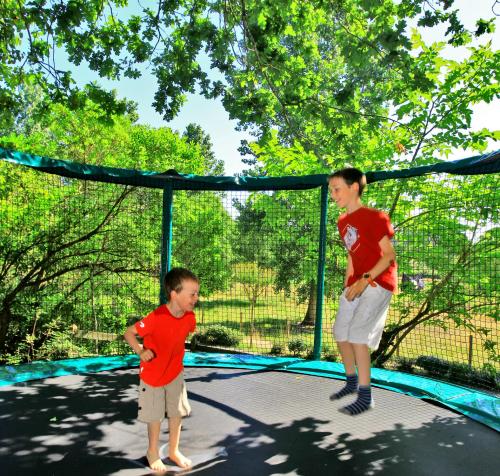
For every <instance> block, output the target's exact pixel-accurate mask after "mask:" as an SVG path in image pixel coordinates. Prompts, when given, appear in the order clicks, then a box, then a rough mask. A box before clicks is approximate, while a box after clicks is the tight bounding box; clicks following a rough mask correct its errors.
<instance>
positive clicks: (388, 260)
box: [346, 235, 396, 301]
mask: <svg viewBox="0 0 500 476" xmlns="http://www.w3.org/2000/svg"><path fill="white" fill-rule="evenodd" d="M378 244H379V246H380V249H381V251H382V256H381V257H380V259H379V260H378V261H377V262H376V263H375V266H374V267H373V268H372V269H370V270H369V271H368V273H369V274H370V277H371V279H375V278H376V277H377V276H378V275H379V274H382V273H383V272H384V271H385V270H386V269H387V268H388V267H389V266H390V265H391V264H392V263H393V262H394V261H395V260H396V251H395V250H394V247H393V246H392V243H391V240H390V239H389V237H388V236H387V235H385V236H384V237H383V238H382V239H381V240H380V241H379V242H378ZM368 284H369V283H368V280H367V279H365V278H361V279H358V280H357V281H356V282H355V283H353V285H352V286H350V287H349V289H348V290H347V293H346V298H347V299H348V300H349V301H352V300H353V299H354V298H356V297H358V296H361V294H363V291H364V290H365V289H366V287H367V286H368Z"/></svg>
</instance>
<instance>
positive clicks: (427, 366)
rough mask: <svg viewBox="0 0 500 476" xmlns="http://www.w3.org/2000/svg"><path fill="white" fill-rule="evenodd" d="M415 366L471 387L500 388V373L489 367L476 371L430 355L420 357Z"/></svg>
mask: <svg viewBox="0 0 500 476" xmlns="http://www.w3.org/2000/svg"><path fill="white" fill-rule="evenodd" d="M415 365H417V366H418V367H421V368H422V369H424V370H426V371H427V372H428V373H429V375H431V376H434V377H437V378H439V379H442V380H449V381H451V382H459V383H465V384H468V385H471V386H484V387H488V388H493V389H496V390H497V389H499V388H500V377H499V375H498V372H497V371H496V370H495V369H494V368H490V367H487V366H485V368H484V369H483V370H476V369H473V368H471V367H469V366H468V365H467V364H463V363H458V362H448V361H447V360H444V359H438V358H437V357H432V356H428V355H421V356H419V357H418V358H417V359H416V361H415Z"/></svg>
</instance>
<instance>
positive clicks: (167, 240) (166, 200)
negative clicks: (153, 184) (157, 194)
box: [160, 181, 174, 304]
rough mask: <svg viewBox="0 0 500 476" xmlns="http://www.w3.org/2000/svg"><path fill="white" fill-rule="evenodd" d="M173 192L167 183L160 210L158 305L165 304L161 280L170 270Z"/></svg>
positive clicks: (170, 185)
mask: <svg viewBox="0 0 500 476" xmlns="http://www.w3.org/2000/svg"><path fill="white" fill-rule="evenodd" d="M173 200H174V192H173V187H172V182H170V181H169V182H167V185H166V186H165V188H164V189H163V209H162V239H161V269H160V304H165V303H166V302H167V296H166V295H165V289H164V288H163V278H164V277H165V274H167V272H168V271H169V269H170V266H171V261H172V208H173V207H172V205H173Z"/></svg>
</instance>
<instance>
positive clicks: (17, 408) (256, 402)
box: [0, 362, 500, 476]
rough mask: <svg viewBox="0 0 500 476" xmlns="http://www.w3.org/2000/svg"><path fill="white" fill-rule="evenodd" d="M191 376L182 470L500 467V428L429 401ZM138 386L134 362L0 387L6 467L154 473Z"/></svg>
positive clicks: (308, 378) (289, 378) (238, 376)
mask: <svg viewBox="0 0 500 476" xmlns="http://www.w3.org/2000/svg"><path fill="white" fill-rule="evenodd" d="M209 364H210V362H208V363H207V365H209ZM185 378H186V382H187V385H188V392H189V398H190V402H191V406H192V409H193V412H192V415H191V416H190V417H189V418H186V419H185V420H184V424H183V431H182V435H181V450H182V451H183V452H184V453H185V454H186V455H187V456H188V457H190V458H192V459H193V462H194V464H195V465H194V467H193V468H192V469H191V470H190V471H184V472H182V473H183V474H203V475H238V476H243V475H252V476H255V475H272V474H276V475H285V474H286V475H323V474H325V475H333V474H354V475H358V474H359V475H375V474H383V475H392V474H394V475H396V474H397V475H401V474H405V476H411V475H427V474H444V475H447V474H454V475H470V474H478V472H480V473H482V474H496V471H497V467H498V458H497V457H496V453H495V451H494V448H498V447H499V443H500V438H499V433H498V432H496V431H495V430H494V429H492V428H490V427H488V426H486V425H483V424H481V423H479V422H477V421H474V420H472V419H470V418H467V417H465V416H464V415H461V414H458V413H456V412H454V411H451V410H450V409H448V408H445V407H443V406H442V405H434V404H431V403H428V402H426V401H423V400H422V399H417V398H414V397H411V396H408V395H404V394H401V393H396V392H393V391H390V390H386V389H384V388H379V387H374V389H373V391H374V398H375V401H376V408H375V409H374V410H372V411H370V412H367V413H365V414H363V415H359V416H356V417H351V416H347V415H343V414H342V413H340V412H338V411H337V409H338V408H339V407H340V406H341V405H342V402H330V401H329V398H328V397H329V395H330V394H331V393H332V392H333V391H335V390H338V389H340V388H341V386H342V385H343V382H342V381H341V380H338V379H332V378H327V377H321V376H317V375H316V376H315V375H307V374H300V373H293V372H283V371H278V370H272V369H258V368H254V369H252V368H240V369H235V368H221V367H209V366H204V367H186V369H185ZM137 382H138V377H137V369H136V368H121V369H111V370H105V371H101V372H97V373H83V374H78V375H60V376H57V377H50V378H43V379H38V380H30V381H26V382H19V383H16V384H12V385H3V386H1V387H0V409H1V410H0V468H1V469H0V473H1V474H5V475H11V474H15V475H24V474H37V475H41V474H43V475H59V474H61V475H62V474H64V475H67V474H73V475H87V474H88V475H122V476H133V475H146V474H152V473H151V472H150V471H148V469H147V468H145V466H144V458H143V457H144V452H145V448H146V444H147V435H146V425H144V424H143V423H140V422H137V420H136V415H137V399H136V396H137V389H136V385H137ZM166 428H167V425H166V424H164V425H163V432H162V443H167V441H168V435H167V434H166V433H167V430H166ZM174 473H175V472H174V471H169V473H168V474H174ZM179 473H181V472H180V471H179V472H177V474H179Z"/></svg>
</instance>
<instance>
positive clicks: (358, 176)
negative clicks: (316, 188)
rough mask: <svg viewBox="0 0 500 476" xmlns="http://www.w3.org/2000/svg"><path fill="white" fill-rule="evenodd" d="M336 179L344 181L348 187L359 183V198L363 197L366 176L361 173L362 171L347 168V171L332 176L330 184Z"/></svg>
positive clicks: (330, 176)
mask: <svg viewBox="0 0 500 476" xmlns="http://www.w3.org/2000/svg"><path fill="white" fill-rule="evenodd" d="M335 177H339V178H341V179H343V180H344V182H345V183H346V184H347V185H352V184H353V183H357V184H358V186H359V196H360V197H361V195H362V194H363V190H364V189H365V187H366V175H365V174H364V173H363V172H361V170H359V169H355V168H354V167H346V168H345V169H342V170H338V171H337V172H334V173H333V174H330V175H329V176H328V182H330V180H331V179H332V178H335Z"/></svg>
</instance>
